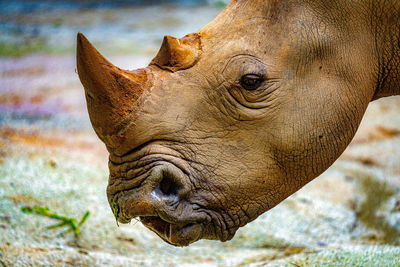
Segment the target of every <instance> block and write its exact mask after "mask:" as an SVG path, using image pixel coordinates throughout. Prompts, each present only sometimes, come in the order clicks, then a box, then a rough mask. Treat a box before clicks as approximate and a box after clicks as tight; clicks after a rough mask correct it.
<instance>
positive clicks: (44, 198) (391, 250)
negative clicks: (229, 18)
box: [0, 11, 400, 266]
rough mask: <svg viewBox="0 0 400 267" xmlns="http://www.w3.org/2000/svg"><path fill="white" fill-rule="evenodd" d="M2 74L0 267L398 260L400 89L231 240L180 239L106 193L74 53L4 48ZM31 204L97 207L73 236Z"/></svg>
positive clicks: (74, 213) (60, 208) (67, 210)
mask: <svg viewBox="0 0 400 267" xmlns="http://www.w3.org/2000/svg"><path fill="white" fill-rule="evenodd" d="M121 12H123V11H121ZM148 12H150V11H148ZM123 14H125V13H123ZM112 16H114V17H116V15H112ZM182 16H183V15H182ZM94 17H95V16H94ZM34 18H35V17H34V16H33V17H30V18H25V19H27V20H29V19H31V20H32V19H34ZM36 18H37V19H38V18H39V17H36ZM48 18H51V16H50V17H48ZM81 18H85V16H82V17H81ZM21 19H22V18H21ZM44 24H45V23H44ZM62 25H63V24H62ZM73 30H75V28H73ZM95 31H96V30H93V32H95ZM93 36H94V37H95V39H96V34H93ZM3 37H4V36H3ZM72 39H73V37H71V40H72ZM155 39H157V38H155ZM54 40H56V39H54ZM103 47H106V46H105V45H104V46H103ZM41 49H42V48H41ZM104 49H105V51H109V52H107V53H110V54H114V53H112V51H111V50H107V49H106V48H104ZM44 51H46V50H44ZM29 52H31V51H29ZM22 54H25V53H22ZM22 54H21V55H22ZM116 54H117V55H116V56H114V57H111V58H110V59H111V61H112V62H115V63H116V64H117V65H118V66H121V67H123V68H128V69H133V68H136V67H139V66H144V65H146V63H147V62H148V61H149V60H150V57H148V56H146V55H139V54H137V53H136V54H135V53H133V54H131V53H129V54H126V55H124V56H118V53H116ZM0 77H1V78H0V79H1V82H0V266H399V264H400V164H399V162H400V152H399V151H400V149H399V148H400V117H399V116H398V114H399V112H400V97H391V98H386V99H382V100H379V101H375V102H373V103H372V104H371V105H370V107H369V108H368V110H367V114H366V116H365V118H364V120H363V122H362V125H361V127H360V129H359V131H358V133H357V135H356V137H355V138H354V140H353V142H352V144H351V145H350V146H349V147H348V149H347V150H346V151H345V153H344V154H343V155H342V156H341V158H340V159H339V160H338V161H337V162H336V163H335V164H334V165H333V166H332V167H331V168H330V169H328V170H327V171H326V172H325V173H324V174H322V175H321V176H320V177H319V178H317V179H316V180H314V181H313V182H311V183H310V184H308V185H307V186H306V187H304V188H303V189H302V190H300V191H299V192H297V193H296V194H295V195H293V196H292V197H290V198H289V199H287V200H286V201H284V202H283V203H281V204H280V205H278V206H277V207H275V208H274V209H272V210H271V211H269V212H267V213H266V214H264V215H262V216H261V217H260V218H258V219H257V220H255V221H254V222H252V223H250V224H248V225H247V226H246V227H244V228H242V229H241V230H239V232H238V233H237V235H236V236H235V238H234V239H233V240H231V241H229V242H225V243H221V242H216V241H200V242H197V243H195V244H193V245H191V246H189V247H187V248H176V247H172V246H170V245H167V244H165V243H164V242H163V241H161V240H160V239H159V238H158V237H157V236H156V235H155V234H153V233H152V232H150V231H149V230H147V229H146V228H144V227H143V226H142V225H141V224H140V223H136V222H132V223H131V224H129V225H119V227H118V226H117V224H116V222H115V219H114V217H113V214H112V211H111V210H110V208H109V207H108V203H107V200H106V194H105V188H106V184H107V176H108V169H107V152H106V150H105V148H104V146H103V145H102V143H101V142H100V141H99V140H98V139H97V137H96V136H95V134H94V132H93V130H92V129H91V126H90V123H89V119H88V116H87V112H86V108H85V102H84V95H83V89H82V87H81V85H80V83H79V80H78V77H77V74H76V73H75V63H74V55H73V54H71V53H68V52H66V53H63V54H62V55H59V54H58V55H54V54H50V53H47V52H46V53H45V54H43V53H42V54H31V53H28V54H27V55H24V56H21V57H19V58H14V57H6V58H0ZM35 205H38V206H47V207H49V209H50V210H51V211H54V212H56V213H58V214H61V215H66V216H68V217H72V218H81V217H82V216H83V214H84V213H85V211H86V210H89V211H90V212H91V214H90V216H89V218H88V219H87V221H86V222H85V223H84V224H83V225H82V227H81V231H82V232H81V234H80V236H79V238H75V236H74V235H73V234H72V233H66V232H65V230H66V229H61V228H56V229H51V230H48V229H47V227H48V226H49V225H52V224H54V223H55V222H56V221H54V220H52V219H49V218H47V217H42V216H37V215H32V214H31V215H29V214H24V213H22V212H21V207H24V206H35Z"/></svg>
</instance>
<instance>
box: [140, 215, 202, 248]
mask: <svg viewBox="0 0 400 267" xmlns="http://www.w3.org/2000/svg"><path fill="white" fill-rule="evenodd" d="M140 221H141V222H142V223H143V224H144V225H145V226H146V227H148V228H149V229H151V230H152V231H154V232H155V233H156V234H157V235H159V236H160V237H161V238H162V239H164V240H165V241H167V242H168V243H170V244H172V245H178V246H187V245H189V244H190V243H193V242H195V241H197V240H199V239H200V236H201V232H202V226H201V224H193V223H190V224H187V225H184V226H178V225H175V224H171V223H168V222H166V221H164V220H163V219H161V218H159V217H140Z"/></svg>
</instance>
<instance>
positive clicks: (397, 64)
mask: <svg viewBox="0 0 400 267" xmlns="http://www.w3.org/2000/svg"><path fill="white" fill-rule="evenodd" d="M370 7H371V9H370V26H371V28H372V30H373V35H374V36H375V46H376V54H377V57H378V60H377V83H376V90H375V96H374V100H375V99H378V98H381V97H385V96H392V95H400V1H398V0H390V1H376V0H374V1H372V2H371V5H370Z"/></svg>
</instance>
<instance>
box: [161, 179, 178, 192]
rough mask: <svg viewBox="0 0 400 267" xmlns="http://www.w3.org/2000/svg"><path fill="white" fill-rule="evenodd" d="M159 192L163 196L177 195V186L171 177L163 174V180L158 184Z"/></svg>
mask: <svg viewBox="0 0 400 267" xmlns="http://www.w3.org/2000/svg"><path fill="white" fill-rule="evenodd" d="M160 190H161V192H162V193H163V194H164V195H167V196H170V195H177V194H178V185H177V184H176V183H175V182H174V180H173V179H172V177H171V176H170V175H168V174H164V177H163V179H162V180H161V182H160Z"/></svg>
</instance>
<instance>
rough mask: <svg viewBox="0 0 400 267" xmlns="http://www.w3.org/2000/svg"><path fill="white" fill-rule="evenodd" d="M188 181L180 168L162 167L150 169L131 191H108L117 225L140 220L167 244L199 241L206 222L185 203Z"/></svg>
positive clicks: (164, 164) (188, 190)
mask: <svg viewBox="0 0 400 267" xmlns="http://www.w3.org/2000/svg"><path fill="white" fill-rule="evenodd" d="M187 179H188V178H187V177H186V175H185V174H184V173H183V172H182V171H181V170H180V169H179V168H177V167H175V166H174V165H173V164H170V163H163V164H162V165H159V166H156V167H154V168H152V169H151V171H150V172H149V174H147V175H146V177H145V179H144V180H143V181H142V182H141V183H140V184H139V185H137V187H135V188H133V189H130V190H127V191H120V192H114V191H113V189H108V195H109V200H110V204H111V206H112V208H113V210H114V214H115V215H116V217H117V219H118V221H119V222H121V223H128V222H130V220H131V219H133V218H136V217H139V218H140V220H141V222H142V223H143V224H144V225H145V226H146V227H147V228H149V229H150V230H152V231H153V232H155V233H156V234H157V235H159V236H160V237H161V238H163V239H164V240H165V241H167V242H168V243H170V244H173V245H179V246H186V245H189V244H190V243H193V242H195V241H197V240H198V239H200V238H201V233H202V227H203V224H204V223H205V222H206V221H207V219H206V218H204V215H203V216H199V215H198V214H197V215H196V212H194V209H195V206H194V205H192V204H190V202H189V201H188V194H190V192H191V190H190V189H191V188H190V185H189V184H188V182H187ZM114 193H115V194H114ZM113 205H114V207H113ZM116 211H117V212H116Z"/></svg>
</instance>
